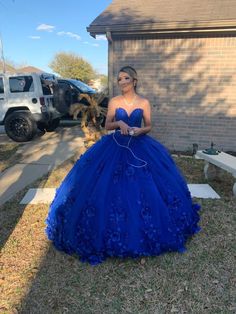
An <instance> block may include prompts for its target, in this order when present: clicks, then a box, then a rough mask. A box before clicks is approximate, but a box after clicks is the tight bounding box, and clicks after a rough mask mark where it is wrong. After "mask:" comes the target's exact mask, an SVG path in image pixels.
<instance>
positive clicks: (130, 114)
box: [116, 107, 143, 118]
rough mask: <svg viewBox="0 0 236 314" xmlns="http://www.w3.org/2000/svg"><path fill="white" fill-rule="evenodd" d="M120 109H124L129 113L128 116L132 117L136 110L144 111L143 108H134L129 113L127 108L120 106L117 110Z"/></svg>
mask: <svg viewBox="0 0 236 314" xmlns="http://www.w3.org/2000/svg"><path fill="white" fill-rule="evenodd" d="M118 109H122V110H123V111H124V112H125V113H126V115H127V117H128V118H130V117H131V116H132V114H133V113H134V112H135V111H137V110H141V111H143V109H142V108H135V109H133V110H132V111H131V112H130V113H128V112H127V110H126V109H125V108H122V107H118V108H116V111H117V110H118Z"/></svg>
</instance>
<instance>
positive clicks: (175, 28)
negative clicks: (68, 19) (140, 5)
mask: <svg viewBox="0 0 236 314" xmlns="http://www.w3.org/2000/svg"><path fill="white" fill-rule="evenodd" d="M204 29H205V30H207V31H208V32H209V31H211V30H212V31H214V30H218V31H220V30H222V31H225V30H226V29H235V30H236V20H217V21H192V22H185V21H183V22H159V23H139V24H130V25H128V24H114V25H92V24H91V25H90V26H89V27H87V31H88V32H89V33H90V35H91V36H93V37H95V36H96V35H101V34H106V33H107V32H112V33H113V34H114V33H120V34H121V33H140V32H141V33H166V32H170V31H171V32H181V31H188V32H197V31H201V32H202V31H203V30H204Z"/></svg>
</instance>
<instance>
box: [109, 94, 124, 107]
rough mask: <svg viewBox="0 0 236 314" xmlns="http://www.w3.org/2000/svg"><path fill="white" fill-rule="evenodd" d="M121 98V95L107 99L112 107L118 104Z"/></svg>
mask: <svg viewBox="0 0 236 314" xmlns="http://www.w3.org/2000/svg"><path fill="white" fill-rule="evenodd" d="M121 100H122V97H121V96H115V97H112V98H111V99H110V101H109V105H110V106H112V107H115V106H118V105H119V104H120V102H121Z"/></svg>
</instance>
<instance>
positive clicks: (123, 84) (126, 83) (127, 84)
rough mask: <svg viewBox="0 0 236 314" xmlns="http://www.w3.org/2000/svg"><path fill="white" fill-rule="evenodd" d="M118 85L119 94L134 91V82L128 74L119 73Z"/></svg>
mask: <svg viewBox="0 0 236 314" xmlns="http://www.w3.org/2000/svg"><path fill="white" fill-rule="evenodd" d="M118 85H119V87H120V89H121V92H128V91H130V90H133V89H134V80H133V78H132V77H131V76H130V75H129V74H128V73H126V72H120V73H119V75H118Z"/></svg>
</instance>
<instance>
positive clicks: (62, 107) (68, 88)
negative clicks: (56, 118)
mask: <svg viewBox="0 0 236 314" xmlns="http://www.w3.org/2000/svg"><path fill="white" fill-rule="evenodd" d="M80 94H87V95H90V96H96V94H97V91H96V90H94V89H93V88H91V87H90V86H88V85H87V84H85V83H83V82H81V81H80V80H75V79H65V78H58V80H57V85H56V86H55V89H54V104H55V108H56V109H57V110H58V111H59V112H60V113H62V114H64V118H67V119H71V116H70V115H69V111H70V110H69V109H70V106H71V105H72V104H76V103H78V102H80V103H83V104H84V105H87V106H88V105H89V102H88V100H87V99H86V98H82V99H80V100H78V99H79V95H80ZM99 95H100V94H99ZM97 96H98V95H97ZM95 98H97V97H95ZM99 106H101V107H103V108H107V106H108V97H107V96H105V97H103V98H102V100H101V102H99ZM79 116H80V115H79ZM98 120H100V125H102V126H104V125H105V117H104V115H102V116H101V117H99V118H98Z"/></svg>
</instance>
